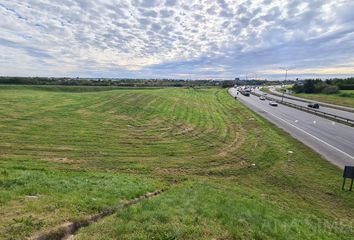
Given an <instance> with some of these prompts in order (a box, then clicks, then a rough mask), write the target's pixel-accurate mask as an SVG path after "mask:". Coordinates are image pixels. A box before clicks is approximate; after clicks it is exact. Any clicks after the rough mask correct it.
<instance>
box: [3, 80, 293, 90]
mask: <svg viewBox="0 0 354 240" xmlns="http://www.w3.org/2000/svg"><path fill="white" fill-rule="evenodd" d="M282 83H283V82H282ZM289 83H290V82H288V84H289ZM0 84H10V85H12V84H15V85H64V86H65V85H67V86H117V87H202V86H220V87H223V88H228V87H233V86H234V85H237V86H240V85H256V86H257V85H258V86H259V85H266V84H269V85H270V84H279V82H277V81H265V80H262V81H261V80H223V81H219V80H179V79H97V78H95V79H93V78H44V77H0Z"/></svg>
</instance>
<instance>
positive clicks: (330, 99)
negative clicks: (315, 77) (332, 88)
mask: <svg viewBox="0 0 354 240" xmlns="http://www.w3.org/2000/svg"><path fill="white" fill-rule="evenodd" d="M294 96H297V97H303V98H307V99H311V100H315V101H320V102H325V103H331V104H336V105H342V106H347V107H353V108H354V90H340V91H339V93H336V94H305V93H300V94H294Z"/></svg>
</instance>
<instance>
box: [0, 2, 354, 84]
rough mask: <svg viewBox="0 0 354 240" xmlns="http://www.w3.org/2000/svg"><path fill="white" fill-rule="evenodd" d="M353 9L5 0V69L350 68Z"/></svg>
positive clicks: (100, 72)
mask: <svg viewBox="0 0 354 240" xmlns="http://www.w3.org/2000/svg"><path fill="white" fill-rule="evenodd" d="M353 8H354V2H353V1H350V0H341V1H336V0H327V1H323V0H313V1H300V0H291V1H290V0H288V1H285V0H284V1H262V0H257V1H243V0H218V1H212V0H194V1H192V0H133V1H130V0H121V1H113V0H96V1H93V0H92V1H89V0H28V1H20V0H2V1H0V15H1V19H2V21H1V22H0V49H1V50H2V51H1V52H0V69H1V70H0V75H14V74H15V75H43V76H69V75H71V76H77V75H79V76H88V77H90V76H92V77H100V76H106V77H109V76H111V77H147V78H149V77H174V76H193V77H195V78H202V77H205V78H234V77H238V76H241V75H246V74H249V73H250V72H254V73H257V74H260V75H263V76H264V77H279V76H280V75H281V74H280V73H278V72H277V69H279V67H281V66H287V67H291V68H292V69H294V70H292V72H291V75H290V76H294V77H295V76H297V75H298V76H303V75H304V74H306V76H307V75H311V71H313V75H316V76H317V74H323V75H326V74H328V75H331V76H332V75H333V74H337V75H341V74H350V71H348V69H350V68H351V67H352V66H353V65H351V66H346V67H345V68H343V67H341V66H342V65H343V64H346V63H354V59H353V58H354V57H353V56H352V49H354V24H353V21H354V17H353V14H352V13H351V9H353ZM12 52H13V53H16V54H13V56H11V53H12ZM347 68H348V69H347ZM272 69H273V70H272ZM321 69H322V70H321ZM336 69H337V70H336Z"/></svg>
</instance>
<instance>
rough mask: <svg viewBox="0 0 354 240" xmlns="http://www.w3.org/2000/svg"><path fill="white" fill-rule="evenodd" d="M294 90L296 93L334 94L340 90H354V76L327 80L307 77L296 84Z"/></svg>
mask: <svg viewBox="0 0 354 240" xmlns="http://www.w3.org/2000/svg"><path fill="white" fill-rule="evenodd" d="M292 90H293V91H294V92H296V93H325V94H334V93H337V92H338V91H339V90H354V78H345V79H340V78H334V79H327V80H325V81H322V80H321V79H306V80H304V81H303V82H301V83H299V84H295V85H294V86H293V87H292Z"/></svg>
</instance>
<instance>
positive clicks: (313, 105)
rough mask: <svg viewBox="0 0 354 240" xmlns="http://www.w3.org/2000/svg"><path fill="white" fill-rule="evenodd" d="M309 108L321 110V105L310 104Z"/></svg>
mask: <svg viewBox="0 0 354 240" xmlns="http://www.w3.org/2000/svg"><path fill="white" fill-rule="evenodd" d="M307 106H308V107H310V108H316V109H319V108H320V104H318V103H309V104H307Z"/></svg>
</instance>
